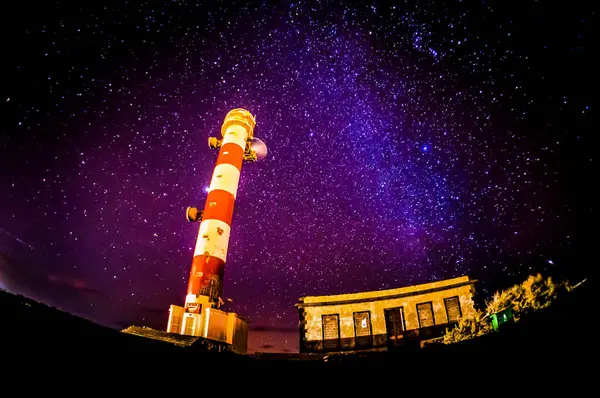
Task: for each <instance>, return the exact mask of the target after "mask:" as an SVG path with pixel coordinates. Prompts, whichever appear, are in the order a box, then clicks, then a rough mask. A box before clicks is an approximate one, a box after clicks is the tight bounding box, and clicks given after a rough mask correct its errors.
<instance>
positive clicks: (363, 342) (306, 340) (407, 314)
mask: <svg viewBox="0 0 600 398" xmlns="http://www.w3.org/2000/svg"><path fill="white" fill-rule="evenodd" d="M474 283H475V281H474V280H471V279H469V277H468V276H462V277H459V278H453V279H447V280H443V281H437V282H431V283H426V284H422V285H415V286H408V287H403V288H398V289H390V290H379V291H372V292H361V293H352V294H340V295H333V296H307V297H302V298H300V300H299V302H298V303H297V304H296V306H297V307H298V310H299V314H300V352H322V351H343V350H355V349H374V348H382V347H390V346H402V345H406V344H409V343H414V342H417V343H418V342H419V341H422V340H427V339H432V338H436V337H440V336H441V335H443V333H444V331H445V329H446V328H447V327H448V326H449V324H452V323H454V322H456V321H457V319H458V318H459V317H460V316H468V315H471V314H472V313H473V312H474V307H473V293H474V286H473V284H474Z"/></svg>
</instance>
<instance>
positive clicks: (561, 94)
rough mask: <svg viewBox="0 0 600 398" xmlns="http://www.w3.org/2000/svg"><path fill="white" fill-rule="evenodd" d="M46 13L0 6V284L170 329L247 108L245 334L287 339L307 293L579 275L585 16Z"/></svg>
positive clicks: (143, 6)
mask: <svg viewBox="0 0 600 398" xmlns="http://www.w3.org/2000/svg"><path fill="white" fill-rule="evenodd" d="M46 3H47V4H45V5H44V6H38V5H36V6H32V5H31V4H28V3H27V2H19V3H18V4H16V5H15V6H14V7H13V11H12V12H5V13H3V17H2V18H3V19H4V21H2V26H3V27H2V30H3V31H2V37H3V50H2V59H3V61H2V63H3V65H2V68H3V73H2V76H3V81H2V85H1V86H0V94H1V98H0V99H1V103H0V114H1V115H2V116H1V120H0V129H1V130H0V138H1V141H0V170H2V172H1V173H0V254H1V257H0V286H1V287H3V288H5V289H8V290H9V291H13V292H17V293H22V294H25V295H29V296H32V297H33V298H38V299H39V300H42V301H44V302H47V303H50V304H53V305H56V306H57V307H59V308H63V309H65V310H68V311H71V312H73V313H76V314H79V315H82V316H85V317H87V318H89V319H92V320H95V321H97V322H100V323H102V324H104V325H107V326H111V327H124V326H127V325H129V324H132V323H135V324H144V325H147V326H151V327H156V328H161V329H163V328H164V327H166V320H167V315H168V313H167V310H168V307H169V305H170V304H178V305H182V304H183V301H184V295H185V290H186V286H187V278H188V274H189V269H190V265H191V261H192V255H193V247H194V245H195V239H196V235H197V230H198V224H192V223H188V222H186V221H185V214H184V213H185V208H186V207H187V206H190V205H195V206H197V207H199V208H201V207H203V205H204V200H205V197H206V192H205V189H206V188H207V186H208V183H209V181H210V176H211V174H212V170H213V167H214V164H215V160H216V156H217V152H216V151H215V150H211V149H209V148H208V146H207V138H208V137H209V136H220V127H221V124H222V122H223V118H224V117H225V115H226V113H227V112H228V111H229V110H230V109H232V108H236V107H244V108H246V109H248V110H249V111H250V112H251V113H252V114H254V115H256V119H257V127H256V129H255V136H257V137H259V138H261V139H262V140H263V141H265V143H266V144H267V146H268V148H269V154H268V156H267V158H266V159H265V160H262V161H261V162H258V163H255V164H245V165H244V166H243V168H242V177H241V182H240V189H239V191H238V197H237V201H236V208H235V214H234V219H233V225H232V232H231V242H230V245H229V254H228V258H227V267H226V271H225V284H224V295H225V297H228V298H231V299H232V300H233V301H232V303H231V304H228V307H226V309H228V310H232V311H236V312H238V313H239V314H241V315H243V316H245V317H247V318H248V319H249V320H250V322H251V325H253V328H256V329H258V330H295V327H296V325H297V322H298V315H297V312H296V310H295V308H294V307H293V305H294V304H295V303H296V301H297V299H298V298H299V297H300V296H303V295H320V294H335V293H349V292H355V291H360V290H374V289H385V288H393V287H400V286H405V285H409V284H414V283H422V282H427V281H432V280H436V279H440V278H448V277H454V276H459V275H463V274H468V275H471V276H473V277H476V278H479V279H481V280H482V285H481V286H482V288H483V289H484V291H487V290H486V289H488V288H489V289H491V288H492V287H494V286H496V285H500V284H501V282H502V281H509V280H520V279H522V278H524V277H525V276H526V275H527V274H529V273H531V272H534V271H544V272H546V273H555V274H559V275H567V276H578V275H580V274H582V273H584V268H585V267H584V266H583V263H585V258H586V256H587V255H588V254H589V253H588V252H586V250H588V249H587V245H586V239H587V235H586V234H585V232H584V231H585V228H586V225H589V223H591V215H592V200H591V199H590V198H589V192H591V188H590V187H589V184H590V180H591V173H592V155H593V153H592V146H593V145H592V142H591V139H590V135H591V113H592V112H593V111H594V109H593V106H592V81H595V76H594V74H595V73H596V72H594V73H593V71H592V68H593V67H592V65H593V63H592V58H591V40H592V39H591V37H592V35H591V32H592V27H591V26H592V19H595V17H596V14H595V11H593V10H592V9H591V6H590V9H586V8H585V7H586V6H583V5H579V4H578V3H577V2H570V3H569V7H566V8H564V7H559V6H558V5H552V4H550V3H553V2H529V1H520V2H514V3H513V2H490V1H478V2H467V1H463V2H461V1H447V2H433V3H427V2H416V1H409V2H397V3H396V5H395V6H390V5H384V3H377V2H371V3H365V2H361V3H346V2H339V1H338V2H320V3H317V2H312V3H311V2H293V3H291V2H290V3H288V4H285V5H278V4H275V3H270V2H265V1H263V2H259V3H252V2H233V1H231V2H230V1H228V2H216V1H215V2H207V4H195V3H192V2H190V3H188V2H184V1H172V2H168V3H167V2H164V4H161V3H160V2H145V3H144V2H132V1H129V2H123V4H121V5H115V4H113V5H110V6H104V5H99V4H83V3H78V4H77V5H76V6H74V7H73V6H70V5H68V4H67V3H66V2H60V3H57V4H54V2H46ZM592 77H593V79H592ZM586 176H587V177H586ZM486 286H487V287H486Z"/></svg>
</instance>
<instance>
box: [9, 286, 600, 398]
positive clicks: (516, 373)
mask: <svg viewBox="0 0 600 398" xmlns="http://www.w3.org/2000/svg"><path fill="white" fill-rule="evenodd" d="M593 291H594V289H593V285H592V283H591V282H587V283H585V284H583V285H581V286H580V287H579V288H577V289H576V290H575V291H573V292H572V293H570V294H567V295H564V296H563V297H559V299H558V300H557V301H556V302H555V303H554V304H553V305H551V306H550V307H549V308H547V309H544V310H540V311H538V312H536V313H534V314H531V315H530V316H527V317H524V318H523V319H521V320H520V321H519V322H518V323H516V324H512V325H507V326H505V327H504V328H503V329H501V330H500V331H498V332H494V333H491V334H489V335H486V336H483V337H480V338H477V339H472V340H469V341H465V342H461V343H457V344H452V345H442V344H435V345H430V346H427V347H425V348H421V349H418V348H412V349H409V348H407V349H404V350H397V351H395V352H375V353H355V354H344V355H330V356H329V357H328V358H327V361H324V360H323V359H322V358H316V359H315V357H303V356H301V355H297V354H296V355H293V354H292V355H285V354H282V355H263V356H260V355H259V356H257V357H250V356H244V355H236V354H233V353H231V352H211V351H208V350H207V349H204V348H202V346H196V347H182V346H177V345H174V344H170V343H166V342H162V341H157V340H151V339H147V338H144V337H140V336H136V335H130V334H126V333H122V332H120V331H117V330H113V329H110V328H106V327H103V326H100V325H98V324H95V323H93V322H90V321H88V320H85V319H82V318H79V317H76V316H73V315H70V314H68V313H65V312H62V311H59V310H57V309H55V308H53V307H49V306H46V305H44V304H41V303H38V302H35V301H33V300H30V299H27V298H25V297H22V296H18V295H13V294H10V293H7V292H4V291H0V319H1V322H0V323H1V339H0V350H1V351H0V352H1V353H2V361H3V364H4V365H5V366H4V367H5V370H4V371H3V373H1V374H2V375H3V376H4V378H5V379H6V380H10V377H12V376H10V375H9V373H11V372H12V373H11V374H14V375H16V376H24V375H26V376H28V377H31V376H32V375H37V376H36V377H39V376H40V375H41V376H48V375H52V377H55V378H56V377H58V378H61V377H62V378H64V380H67V379H69V380H70V379H73V380H75V381H77V380H79V381H82V380H84V381H86V382H88V381H89V380H95V382H96V383H97V382H98V381H99V380H109V381H110V380H114V379H117V378H120V379H125V380H128V381H130V382H133V383H136V382H138V381H139V380H141V379H140V378H143V380H145V381H144V383H146V382H148V381H152V382H153V383H167V382H168V379H169V378H170V377H177V378H178V379H179V378H180V379H181V380H182V381H186V380H188V381H190V380H196V379H197V378H198V377H204V379H206V377H209V378H210V379H211V380H212V381H216V380H223V379H227V380H235V379H237V378H239V377H243V376H244V375H247V374H251V373H253V374H254V372H256V373H255V374H257V375H259V377H260V379H259V380H261V381H260V383H271V382H274V381H273V377H274V376H273V375H274V374H275V373H280V374H281V373H284V374H287V375H288V376H290V377H291V378H292V379H296V380H297V381H300V379H304V382H307V383H313V382H316V381H319V380H320V381H322V382H331V383H334V384H335V383H342V384H345V385H346V386H347V385H348V383H355V382H356V383H360V382H361V380H362V381H363V382H365V381H366V380H370V379H371V377H372V376H377V375H380V376H381V380H379V381H378V382H377V383H379V384H381V383H383V384H385V383H390V382H392V381H394V382H396V381H399V380H400V379H402V380H404V381H403V382H408V380H407V378H411V377H415V376H417V377H418V376H420V379H421V380H430V382H431V383H432V384H433V385H435V384H436V381H438V380H440V378H445V379H446V382H447V380H448V379H452V380H455V383H458V384H459V385H462V386H469V385H471V384H472V383H474V382H475V381H479V383H480V384H482V383H483V384H486V385H487V383H490V384H489V388H491V389H492V390H494V389H495V388H496V387H493V386H499V385H506V386H512V387H510V388H511V389H512V388H514V385H515V383H517V384H519V385H522V384H523V383H528V384H529V385H530V386H532V385H540V386H545V387H546V388H550V389H551V390H553V389H554V387H556V388H559V389H563V388H567V389H568V390H565V391H571V392H575V391H579V390H581V389H583V388H584V386H585V385H587V384H588V382H589V381H590V376H591V375H592V374H593V373H592V372H593V369H594V368H596V364H595V361H596V357H595V353H593V352H594V351H595V348H593V347H595V339H596V337H595V329H594V326H593V324H594V323H595V322H594V315H595V313H594V311H593V308H592V303H594V302H595V300H594V299H595V297H594V296H592V294H591V293H592V292H593ZM6 369H8V371H7V370H6ZM384 373H385V374H387V375H388V376H385V377H384V376H383V374H384ZM334 374H341V375H346V378H344V376H341V377H342V378H341V379H340V378H338V377H337V376H336V377H334V376H333V375H334ZM390 374H392V375H395V376H394V377H396V378H399V379H398V380H395V379H388V378H387V377H389V375H390ZM367 375H369V376H367ZM358 376H360V377H358ZM157 378H158V379H157ZM298 378H300V379H298ZM386 380H387V381H386ZM422 387H424V385H420V387H419V388H422ZM455 388H456V386H453V387H452V389H453V390H454V389H455Z"/></svg>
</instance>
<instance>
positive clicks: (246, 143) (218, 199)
mask: <svg viewBox="0 0 600 398" xmlns="http://www.w3.org/2000/svg"><path fill="white" fill-rule="evenodd" d="M255 125H256V120H255V118H254V116H252V114H251V113H250V112H248V111H247V110H245V109H240V108H238V109H233V110H231V111H230V112H229V113H228V114H227V116H226V117H225V121H224V122H223V126H222V127H221V135H222V140H218V139H216V138H209V146H210V147H211V148H219V147H220V150H219V156H218V157H217V164H216V166H215V169H214V171H213V174H212V179H211V181H210V186H209V188H208V196H207V198H206V203H205V205H204V210H203V211H202V212H201V213H199V212H198V210H197V209H195V208H188V209H187V217H188V220H189V221H196V220H198V219H200V218H201V220H202V221H201V223H200V227H199V231H198V238H197V240H196V248H195V250H194V259H193V261H192V269H191V272H190V278H189V282H188V289H187V295H186V299H185V308H186V311H188V312H196V311H195V308H196V307H200V308H202V306H201V303H202V302H205V303H206V298H207V297H208V301H209V302H210V304H211V306H213V307H219V305H220V303H221V302H222V301H221V297H222V293H223V275H224V271H225V263H226V261H227V248H228V246H229V235H230V232H231V220H232V217H233V207H234V203H235V198H236V194H237V190H238V183H239V180H240V172H241V170H242V163H243V161H244V160H248V161H255V160H256V153H255V152H254V150H253V147H252V144H251V141H252V139H253V133H254V126H255ZM202 296H204V297H202Z"/></svg>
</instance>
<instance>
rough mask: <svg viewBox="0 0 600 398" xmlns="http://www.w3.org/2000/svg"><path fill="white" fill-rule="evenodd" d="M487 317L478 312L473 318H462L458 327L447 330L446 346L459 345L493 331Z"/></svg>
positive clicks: (445, 336)
mask: <svg viewBox="0 0 600 398" xmlns="http://www.w3.org/2000/svg"><path fill="white" fill-rule="evenodd" d="M485 318H486V315H485V314H484V313H483V312H481V311H479V310H476V311H475V314H474V316H473V317H461V318H460V319H459V320H458V323H457V324H456V326H455V327H454V328H452V329H447V330H446V334H445V335H444V344H451V343H458V342H459V341H463V340H468V339H471V338H473V337H478V336H483V335H484V334H487V333H489V332H490V330H491V326H490V324H489V323H488V322H487V319H485Z"/></svg>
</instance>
